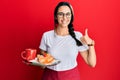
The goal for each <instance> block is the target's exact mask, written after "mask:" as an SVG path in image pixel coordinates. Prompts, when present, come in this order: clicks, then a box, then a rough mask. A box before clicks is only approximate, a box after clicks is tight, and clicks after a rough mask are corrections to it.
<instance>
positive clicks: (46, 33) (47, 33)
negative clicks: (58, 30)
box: [43, 30, 54, 36]
mask: <svg viewBox="0 0 120 80" xmlns="http://www.w3.org/2000/svg"><path fill="white" fill-rule="evenodd" d="M52 34H54V30H49V31H46V32H44V33H43V35H44V36H48V35H52Z"/></svg>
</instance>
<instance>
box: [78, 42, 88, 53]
mask: <svg viewBox="0 0 120 80" xmlns="http://www.w3.org/2000/svg"><path fill="white" fill-rule="evenodd" d="M88 49H89V47H88V46H87V45H84V44H83V45H82V46H79V47H78V51H80V52H83V51H86V50H88Z"/></svg>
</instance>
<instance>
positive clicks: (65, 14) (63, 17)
mask: <svg viewBox="0 0 120 80" xmlns="http://www.w3.org/2000/svg"><path fill="white" fill-rule="evenodd" d="M57 20H58V25H59V26H62V27H67V26H68V24H69V23H70V21H71V11H70V8H69V7H68V6H61V7H59V9H58V12H57Z"/></svg>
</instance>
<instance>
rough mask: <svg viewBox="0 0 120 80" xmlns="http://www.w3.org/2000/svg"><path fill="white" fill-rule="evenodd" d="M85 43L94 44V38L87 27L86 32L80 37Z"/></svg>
mask: <svg viewBox="0 0 120 80" xmlns="http://www.w3.org/2000/svg"><path fill="white" fill-rule="evenodd" d="M80 40H81V41H82V43H83V44H87V45H88V46H93V45H94V44H95V43H94V40H92V39H91V38H90V37H89V35H88V29H85V34H84V35H83V36H82V37H81V38H80Z"/></svg>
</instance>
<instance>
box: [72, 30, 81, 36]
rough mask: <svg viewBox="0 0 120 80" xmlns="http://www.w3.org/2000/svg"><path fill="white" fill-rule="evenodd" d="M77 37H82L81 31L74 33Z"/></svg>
mask: <svg viewBox="0 0 120 80" xmlns="http://www.w3.org/2000/svg"><path fill="white" fill-rule="evenodd" d="M74 32H75V35H76V36H82V33H81V32H80V31H74Z"/></svg>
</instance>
